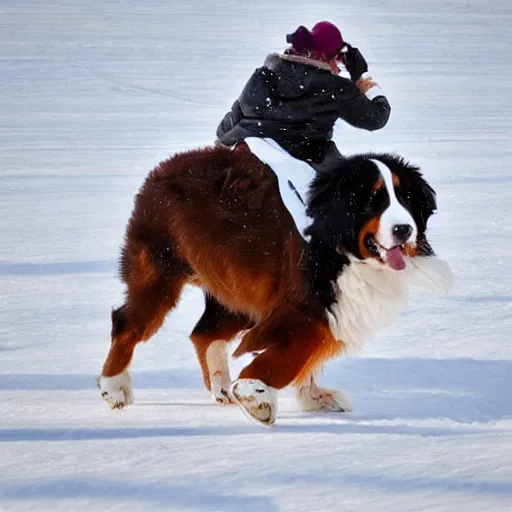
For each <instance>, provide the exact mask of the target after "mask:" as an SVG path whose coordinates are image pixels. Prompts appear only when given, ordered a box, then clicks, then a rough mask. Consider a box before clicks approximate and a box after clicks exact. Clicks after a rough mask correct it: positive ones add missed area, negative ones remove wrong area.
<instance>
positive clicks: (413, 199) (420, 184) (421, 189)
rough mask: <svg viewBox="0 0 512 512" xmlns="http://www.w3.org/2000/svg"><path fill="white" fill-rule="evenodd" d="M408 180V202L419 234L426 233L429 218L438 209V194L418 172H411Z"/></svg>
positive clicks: (406, 191)
mask: <svg viewBox="0 0 512 512" xmlns="http://www.w3.org/2000/svg"><path fill="white" fill-rule="evenodd" d="M408 178H409V179H408V184H407V187H406V190H405V193H406V196H407V202H408V203H409V206H410V208H411V213H412V216H413V218H414V221H415V222H416V225H417V226H418V230H419V232H420V233H424V232H425V230H426V229H427V221H428V219H429V217H430V216H431V215H432V214H433V213H434V211H435V210H436V209H437V201H436V193H435V191H434V189H433V188H432V187H431V186H430V185H429V184H428V183H427V182H426V181H425V179H424V178H423V177H422V175H421V173H420V172H419V171H418V170H416V169H414V170H411V171H410V173H409V177H408Z"/></svg>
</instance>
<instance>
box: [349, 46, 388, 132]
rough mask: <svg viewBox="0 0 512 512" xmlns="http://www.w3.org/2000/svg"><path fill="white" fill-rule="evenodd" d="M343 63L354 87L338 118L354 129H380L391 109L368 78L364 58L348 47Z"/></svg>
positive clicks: (356, 50)
mask: <svg viewBox="0 0 512 512" xmlns="http://www.w3.org/2000/svg"><path fill="white" fill-rule="evenodd" d="M343 63H344V64H345V67H346V68H347V71H348V72H349V73H350V78H351V80H352V82H353V83H354V84H355V86H356V87H353V88H351V89H352V90H350V91H347V93H348V96H349V97H350V100H349V101H348V103H349V104H348V105H346V106H345V107H344V108H342V109H341V115H340V118H341V119H343V120H344V121H346V122H347V123H349V124H350V125H352V126H355V127H356V128H363V129H366V130H378V129H379V128H382V127H383V126H385V125H386V123H387V122H388V119H389V115H390V113H391V107H390V105H389V102H388V100H387V99H386V97H385V96H384V92H383V91H382V89H381V88H380V87H379V86H378V85H377V83H376V82H375V81H374V80H373V78H372V77H371V76H369V74H368V64H367V63H366V60H365V58H364V57H363V55H362V54H361V52H360V51H359V50H358V49H357V48H354V47H352V46H350V45H348V51H347V52H346V53H345V54H344V55H343Z"/></svg>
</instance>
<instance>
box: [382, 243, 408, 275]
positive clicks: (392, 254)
mask: <svg viewBox="0 0 512 512" xmlns="http://www.w3.org/2000/svg"><path fill="white" fill-rule="evenodd" d="M386 260H387V263H388V265H389V266H390V267H391V268H392V269H393V270H403V269H404V268H405V259H404V256H403V254H402V251H401V250H400V247H394V248H393V249H389V251H387V252H386Z"/></svg>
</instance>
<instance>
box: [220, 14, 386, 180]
mask: <svg viewBox="0 0 512 512" xmlns="http://www.w3.org/2000/svg"><path fill="white" fill-rule="evenodd" d="M286 40H287V43H289V44H290V47H289V48H287V49H286V50H285V51H284V53H283V54H276V53H273V54H270V55H268V56H267V58H266V59H265V62H264V64H263V66H262V67H259V68H258V69H256V70H255V71H254V73H253V74H252V76H251V77H250V78H249V80H248V82H247V84H246V85H245V87H244V89H243V91H242V93H241V95H240V97H239V98H238V99H237V100H236V101H235V102H234V104H233V106H232V107H231V110H230V111H229V112H228V113H227V114H226V115H225V116H224V118H223V119H222V121H221V123H220V124H219V126H218V128H217V143H220V144H221V145H224V146H228V147H232V146H235V145H236V144H237V143H239V142H242V141H243V140H244V139H246V138H247V137H260V138H270V139H273V140H274V141H275V142H277V143H278V144H279V145H280V146H281V147H282V148H283V149H285V150H286V151H287V152H288V153H289V154H291V155H292V156H293V157H295V158H298V159H299V160H303V161H306V162H308V163H309V164H310V165H311V166H312V167H313V168H315V169H316V170H320V169H322V168H328V167H331V166H332V165H336V160H338V159H340V158H341V159H342V158H343V156H342V155H341V154H340V152H339V151H338V149H337V147H336V145H335V143H334V142H333V141H332V134H333V128H334V124H335V122H336V121H337V120H338V119H342V120H343V121H345V122H347V123H348V124H350V125H351V126H354V127H356V128H362V129H365V130H378V129H380V128H382V127H384V126H385V125H386V123H387V121H388V119H389V115H390V111H391V107H390V105H389V103H388V100H387V99H386V97H385V96H384V93H383V92H382V90H381V89H380V87H379V86H378V85H377V84H376V83H375V82H374V80H373V79H372V77H370V76H369V75H368V64H367V62H366V60H365V58H364V57H363V55H362V54H361V52H360V51H359V50H358V49H357V48H354V47H353V46H351V45H350V44H348V43H346V42H345V41H344V40H343V37H342V35H341V32H340V31H339V29H338V28H337V27H336V26H335V25H334V24H332V23H330V22H328V21H321V22H319V23H317V24H316V25H315V26H314V27H313V29H312V30H311V31H309V30H308V29H307V28H306V27H304V26H300V27H298V28H297V30H296V31H295V32H294V33H293V34H288V35H287V37H286ZM340 66H343V67H345V68H346V70H347V71H348V73H349V74H350V79H349V78H345V77H343V76H340V75H339V73H340V71H341V68H340Z"/></svg>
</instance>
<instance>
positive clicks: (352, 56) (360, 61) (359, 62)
mask: <svg viewBox="0 0 512 512" xmlns="http://www.w3.org/2000/svg"><path fill="white" fill-rule="evenodd" d="M342 61H343V64H345V67H346V68H347V71H348V72H349V73H350V78H351V80H352V81H353V82H357V81H358V80H359V79H360V78H361V75H362V74H363V73H366V72H367V71H368V64H367V62H366V60H365V58H364V57H363V54H362V53H361V52H360V51H359V49H358V48H354V47H353V46H351V45H350V44H347V51H346V52H345V53H343V54H342Z"/></svg>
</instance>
